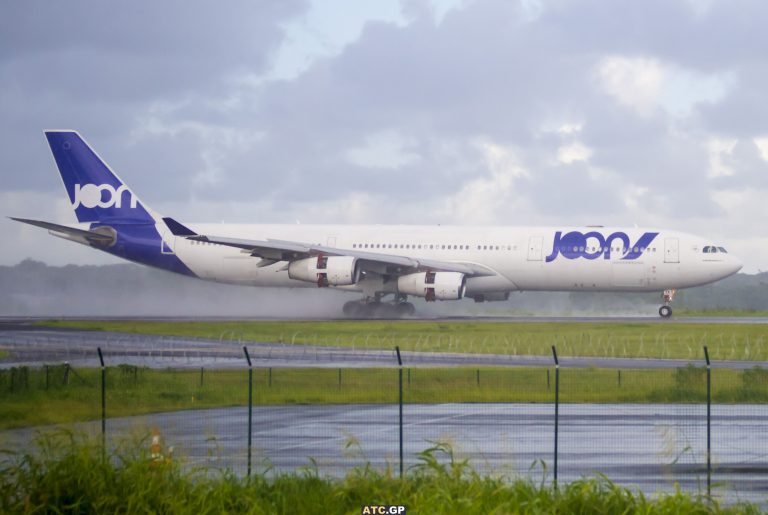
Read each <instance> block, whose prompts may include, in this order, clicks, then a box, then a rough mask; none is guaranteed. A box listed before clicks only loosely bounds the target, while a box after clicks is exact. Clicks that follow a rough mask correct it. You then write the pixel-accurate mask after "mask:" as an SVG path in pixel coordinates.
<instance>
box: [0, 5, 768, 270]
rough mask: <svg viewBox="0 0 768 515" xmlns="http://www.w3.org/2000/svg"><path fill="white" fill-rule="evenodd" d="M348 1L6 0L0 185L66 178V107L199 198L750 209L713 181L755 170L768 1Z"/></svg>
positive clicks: (147, 170) (157, 200) (184, 196)
mask: <svg viewBox="0 0 768 515" xmlns="http://www.w3.org/2000/svg"><path fill="white" fill-rule="evenodd" d="M338 5H339V4H338V3H334V2H332V3H324V2H317V1H314V2H300V1H298V0H295V1H288V2H282V1H281V2H255V3H254V2H246V1H242V2H235V3H232V4H230V5H228V7H227V9H222V8H221V7H220V6H218V5H215V6H214V5H213V4H211V5H207V4H188V3H182V2H180V1H177V2H167V3H166V2H163V3H150V2H139V3H138V4H131V5H130V6H128V5H127V4H126V5H124V6H119V5H110V6H106V5H96V6H94V5H93V4H92V3H89V2H84V1H72V2H67V3H56V4H50V3H46V2H42V1H39V2H38V1H31V2H23V3H15V4H14V3H9V4H7V5H3V6H2V7H0V118H2V119H3V121H4V123H3V124H2V126H0V145H2V152H0V168H1V169H2V170H3V173H2V174H0V191H2V192H4V193H6V194H8V195H12V196H13V195H17V194H19V192H27V193H34V194H39V195H42V197H41V198H40V201H41V202H42V199H43V198H45V199H46V201H50V199H52V198H59V197H55V196H54V195H60V193H61V192H60V189H61V188H60V185H59V181H58V179H56V172H55V170H54V167H53V165H52V162H51V159H50V157H49V155H48V151H47V149H46V145H45V141H44V139H43V137H42V135H41V129H43V128H50V127H57V128H68V127H73V128H76V129H79V130H81V132H83V134H84V135H85V137H86V138H87V139H88V140H89V142H90V143H91V144H93V145H94V146H95V148H96V149H97V150H98V151H99V153H100V154H101V155H102V156H103V157H104V158H105V159H107V161H108V162H109V163H110V165H112V166H113V168H114V169H115V170H117V171H118V173H120V175H121V176H122V177H123V178H124V179H125V180H126V181H127V182H128V183H129V184H130V185H131V186H132V187H133V188H134V189H135V190H136V191H137V193H138V194H139V195H141V197H142V199H144V200H145V201H146V202H148V203H149V204H150V205H152V206H154V207H156V208H158V209H161V210H163V211H165V210H168V211H169V212H170V213H169V214H174V215H175V216H179V217H182V216H183V217H187V216H190V217H194V219H196V220H201V219H205V218H210V219H212V220H218V219H226V220H228V221H239V222H251V221H255V222H258V221H274V222H279V221H288V222H292V221H293V220H295V219H297V218H298V219H300V220H301V221H302V222H303V223H309V222H313V221H317V222H334V223H348V222H355V221H359V222H370V223H376V222H379V223H387V222H399V223H427V224H431V223H448V222H451V223H484V224H515V225H516V224H561V223H563V222H564V221H566V222H568V223H572V222H576V223H578V222H583V223H603V224H608V225H611V224H632V223H638V224H641V225H659V226H662V227H670V228H675V229H681V230H686V231H689V232H693V233H702V234H710V232H714V234H713V237H715V236H717V237H725V238H727V237H728V235H729V234H736V232H738V231H741V230H742V229H741V225H739V226H738V227H737V224H744V223H746V224H750V223H752V224H753V223H754V220H753V221H752V222H750V221H749V220H743V219H741V218H740V217H739V216H738V215H737V214H734V213H733V210H734V209H736V204H734V203H731V202H725V201H723V198H721V197H719V196H718V192H723V191H748V190H750V189H754V190H755V191H763V190H765V189H766V188H768V170H767V169H766V166H768V160H767V159H766V155H768V150H767V149H768V143H766V141H768V137H766V133H765V123H764V120H765V119H767V118H768V106H766V103H765V102H764V101H763V97H764V92H765V91H766V90H768V66H766V65H765V64H764V58H763V57H764V56H763V53H764V51H763V49H764V48H765V47H766V45H768V34H766V31H765V30H764V28H763V27H762V24H761V20H762V19H765V17H766V16H768V4H765V3H764V2H757V1H750V0H735V1H734V2H725V1H723V0H706V1H701V0H678V1H667V0H650V1H649V2H643V3H637V2H632V1H630V0H619V1H616V2H608V3H606V2H601V1H598V0H586V1H583V2H570V1H556V2H539V1H530V0H526V1H520V2H515V1H512V2H509V1H506V0H488V1H470V0H467V1H456V2H451V3H450V4H447V5H448V7H446V4H443V3H440V2H430V1H420V0H413V1H407V2H403V3H402V4H401V5H399V6H397V5H395V6H394V7H393V6H392V5H391V4H390V5H388V6H387V7H376V8H375V9H374V8H372V7H364V6H363V4H361V5H360V6H357V7H355V8H354V9H353V10H351V11H349V12H348V13H347V14H343V13H342V14H339V13H340V11H339V10H338ZM368 9H371V10H368ZM345 12H347V11H345ZM170 20H173V23H170ZM25 194H26V193H25ZM19 198H21V197H19ZM741 200H742V201H743V202H745V203H747V204H749V203H752V202H758V203H760V201H759V200H758V199H757V198H756V197H754V196H746V197H744V198H743V199H741ZM14 207H15V208H20V209H21V210H22V211H23V210H24V209H23V207H24V206H23V205H22V204H19V203H16V204H15V206H14ZM752 208H753V207H752V206H749V205H747V206H742V209H743V210H747V211H749V210H751V209H752ZM758 209H759V208H758ZM49 211H50V210H48V211H46V212H49ZM177 213H178V214H177ZM14 214H20V215H24V214H25V213H14ZM49 214H52V215H54V216H57V215H56V213H55V212H52V213H49ZM0 227H2V228H3V230H5V231H7V232H6V233H5V234H0V236H8V237H11V235H13V236H12V237H13V238H17V239H16V240H14V241H15V242H17V243H18V245H19V247H18V248H19V251H18V253H19V254H23V253H25V252H26V253H27V254H28V255H32V256H34V257H41V254H43V255H45V242H46V241H47V240H46V239H45V238H42V239H41V240H35V239H34V238H32V239H31V240H29V239H19V238H21V236H19V233H18V232H17V231H18V230H17V229H12V228H10V226H7V225H3V226H0ZM753 231H754V229H753ZM43 236H44V235H43ZM750 249H752V250H750V252H752V254H751V256H752V257H750V259H752V260H753V261H754V262H758V261H761V260H766V259H768V250H765V251H758V252H756V253H755V252H753V248H752V247H750ZM16 255H17V253H16V252H15V251H14V253H13V254H12V255H11V254H7V253H6V254H4V255H3V256H2V257H3V259H4V260H6V261H10V260H12V259H15V256H16ZM78 259H80V256H78ZM762 268H765V266H763V267H762Z"/></svg>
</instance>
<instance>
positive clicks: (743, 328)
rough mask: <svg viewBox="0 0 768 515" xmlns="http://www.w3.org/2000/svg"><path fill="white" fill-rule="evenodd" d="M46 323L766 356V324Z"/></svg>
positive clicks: (660, 354)
mask: <svg viewBox="0 0 768 515" xmlns="http://www.w3.org/2000/svg"><path fill="white" fill-rule="evenodd" d="M43 324H44V325H46V326H51V327H62V328H78V329H90V330H95V331H116V332H127V333H143V334H155V335H173V336H191V337H200V338H210V339H214V340H235V341H242V342H248V341H261V342H283V343H289V344H290V343H297V344H299V343H300V344H309V345H334V346H344V347H354V348H379V349H380V348H388V349H391V348H394V347H395V346H396V345H398V346H400V348H401V349H403V350H412V351H429V352H435V351H438V352H473V353H491V354H507V355H549V354H550V353H551V346H552V345H556V346H557V349H558V354H559V355H560V356H562V357H563V358H567V357H568V356H594V357H633V358H682V359H692V360H703V358H704V356H703V351H702V346H703V345H707V346H708V347H709V353H710V357H711V358H712V359H713V360H726V359H727V360H757V361H766V360H768V326H766V325H763V324H748V323H745V324H693V323H676V322H674V321H669V322H665V323H645V322H637V323H620V322H617V323H612V322H600V323H586V322H585V323H581V322H578V323H577V322H555V323H550V322H546V323H541V322H530V323H528V322H518V323H508V322H465V321H459V322H443V321H440V322H429V321H331V322H325V321H308V322H304V321H222V322H219V321H215V322H159V321H48V322H43Z"/></svg>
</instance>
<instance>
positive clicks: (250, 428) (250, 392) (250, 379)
mask: <svg viewBox="0 0 768 515" xmlns="http://www.w3.org/2000/svg"><path fill="white" fill-rule="evenodd" d="M243 352H244V353H245V359H246V360H247V361H248V479H251V444H252V443H253V442H252V438H253V365H252V363H251V356H250V355H249V354H248V347H246V346H245V345H243Z"/></svg>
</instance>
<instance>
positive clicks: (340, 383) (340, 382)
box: [339, 368, 341, 390]
mask: <svg viewBox="0 0 768 515" xmlns="http://www.w3.org/2000/svg"><path fill="white" fill-rule="evenodd" d="M339 390H341V368H339Z"/></svg>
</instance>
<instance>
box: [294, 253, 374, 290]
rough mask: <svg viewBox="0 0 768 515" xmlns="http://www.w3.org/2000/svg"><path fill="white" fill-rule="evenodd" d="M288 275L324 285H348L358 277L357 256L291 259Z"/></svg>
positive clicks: (319, 285)
mask: <svg viewBox="0 0 768 515" xmlns="http://www.w3.org/2000/svg"><path fill="white" fill-rule="evenodd" d="M288 277H290V278H291V279H296V280H297V281H306V282H310V283H316V284H317V286H318V288H322V287H324V286H349V285H350V284H355V283H356V282H357V281H358V280H359V279H360V269H359V267H358V266H357V258H356V257H352V256H317V257H311V258H306V259H300V260H298V261H293V262H291V264H289V265H288Z"/></svg>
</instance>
